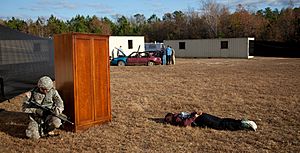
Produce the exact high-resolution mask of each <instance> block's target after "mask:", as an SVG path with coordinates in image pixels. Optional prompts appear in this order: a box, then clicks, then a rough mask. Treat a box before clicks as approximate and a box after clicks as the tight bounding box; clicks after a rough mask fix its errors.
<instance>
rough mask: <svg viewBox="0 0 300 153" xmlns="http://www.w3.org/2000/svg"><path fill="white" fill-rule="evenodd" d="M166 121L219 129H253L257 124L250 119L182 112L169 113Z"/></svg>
mask: <svg viewBox="0 0 300 153" xmlns="http://www.w3.org/2000/svg"><path fill="white" fill-rule="evenodd" d="M164 121H165V123H167V124H171V125H175V126H184V127H186V126H192V127H208V128H213V129H217V130H230V131H236V130H253V131H256V129H257V125H256V123H255V122H254V121H250V120H237V119H232V118H220V117H217V116H214V115H211V114H207V113H199V112H191V113H188V112H180V113H168V114H167V115H166V116H165V118H164Z"/></svg>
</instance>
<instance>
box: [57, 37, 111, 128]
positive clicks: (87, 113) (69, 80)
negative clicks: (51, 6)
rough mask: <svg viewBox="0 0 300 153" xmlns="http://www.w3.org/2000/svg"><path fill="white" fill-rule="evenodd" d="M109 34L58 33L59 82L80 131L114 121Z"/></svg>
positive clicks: (61, 92)
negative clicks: (112, 118)
mask: <svg viewBox="0 0 300 153" xmlns="http://www.w3.org/2000/svg"><path fill="white" fill-rule="evenodd" d="M108 40H109V39H108V36H102V35H96V34H82V33H68V34H59V35H55V36H54V50H55V85H56V89H57V90H58V92H59V93H60V95H61V97H62V99H63V100H64V104H65V111H64V113H65V114H66V115H67V116H69V117H70V118H71V120H72V121H73V122H74V123H75V125H74V126H68V127H69V128H71V130H73V131H75V132H77V131H80V130H82V129H86V128H88V127H90V126H93V125H96V124H101V123H104V122H107V121H111V101H110V69H109V51H108Z"/></svg>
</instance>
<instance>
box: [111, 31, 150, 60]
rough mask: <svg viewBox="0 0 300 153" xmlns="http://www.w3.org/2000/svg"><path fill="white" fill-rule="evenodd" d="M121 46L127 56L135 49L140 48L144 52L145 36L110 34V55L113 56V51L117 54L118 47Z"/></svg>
mask: <svg viewBox="0 0 300 153" xmlns="http://www.w3.org/2000/svg"><path fill="white" fill-rule="evenodd" d="M120 46H122V50H123V52H124V54H126V56H128V55H129V54H131V53H132V52H134V51H138V49H139V51H140V52H143V51H145V38H144V36H110V37H109V56H110V57H112V52H114V56H116V53H117V49H116V48H120ZM139 46H140V48H139ZM112 58H113V57H112Z"/></svg>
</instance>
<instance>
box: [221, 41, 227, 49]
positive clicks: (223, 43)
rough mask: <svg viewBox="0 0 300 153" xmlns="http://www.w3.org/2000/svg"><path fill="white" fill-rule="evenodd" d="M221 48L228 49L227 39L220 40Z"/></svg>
mask: <svg viewBox="0 0 300 153" xmlns="http://www.w3.org/2000/svg"><path fill="white" fill-rule="evenodd" d="M221 49H228V41H221Z"/></svg>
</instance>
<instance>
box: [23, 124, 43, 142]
mask: <svg viewBox="0 0 300 153" xmlns="http://www.w3.org/2000/svg"><path fill="white" fill-rule="evenodd" d="M25 134H26V136H27V137H28V138H30V139H39V138H40V133H39V125H38V123H36V122H29V125H28V127H27V129H26V131H25Z"/></svg>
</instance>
